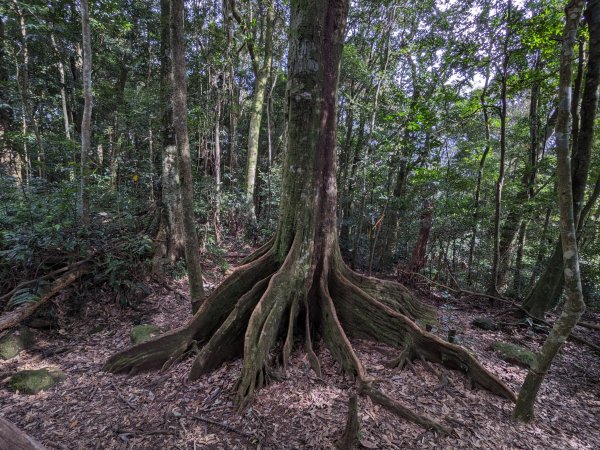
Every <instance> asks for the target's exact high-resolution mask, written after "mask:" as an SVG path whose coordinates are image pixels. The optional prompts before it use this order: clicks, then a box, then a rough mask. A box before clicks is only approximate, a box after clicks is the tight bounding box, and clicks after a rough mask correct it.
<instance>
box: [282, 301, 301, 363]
mask: <svg viewBox="0 0 600 450" xmlns="http://www.w3.org/2000/svg"><path fill="white" fill-rule="evenodd" d="M299 305H300V302H299V301H298V300H297V299H295V300H294V301H293V302H292V306H291V307H290V317H289V320H288V328H287V333H286V336H285V343H284V344H283V350H282V352H281V353H282V355H281V360H282V365H283V370H287V368H288V362H289V360H290V355H291V354H292V350H293V348H294V329H295V325H296V320H297V318H298V313H299V309H300V306H299Z"/></svg>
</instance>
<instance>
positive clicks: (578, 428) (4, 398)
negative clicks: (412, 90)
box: [0, 254, 600, 449]
mask: <svg viewBox="0 0 600 450" xmlns="http://www.w3.org/2000/svg"><path fill="white" fill-rule="evenodd" d="M230 256H231V257H230V258H229V259H230V260H231V261H232V262H233V261H235V260H236V259H239V256H240V255H239V254H235V255H230ZM206 273H209V274H212V275H213V277H214V278H209V281H210V283H209V285H210V286H209V287H214V285H216V284H217V282H219V281H220V280H221V279H222V278H223V277H224V276H225V273H224V272H223V271H219V269H216V268H215V267H214V266H213V267H211V268H209V271H207V272H206ZM217 273H218V276H217V275H216V274H217ZM167 283H168V284H167ZM167 285H168V287H166V286H167ZM149 287H150V289H151V291H152V293H151V295H150V296H148V297H147V298H146V299H145V300H144V302H142V303H139V304H138V305H137V310H132V309H120V308H119V307H118V305H116V304H115V302H114V299H112V296H109V295H100V296H99V297H97V298H95V300H94V301H93V302H92V301H90V302H87V303H86V304H85V305H84V307H83V308H82V309H81V311H80V312H79V314H77V315H72V314H67V313H63V314H60V311H61V309H63V310H64V306H62V304H60V303H57V305H56V308H57V309H58V311H59V314H58V316H59V326H58V328H57V329H54V330H46V331H41V330H38V331H36V339H37V343H36V345H35V347H34V348H32V349H29V350H27V351H24V352H22V353H20V355H19V356H17V357H16V358H14V359H12V360H9V361H3V362H0V415H2V416H4V417H6V418H7V419H9V420H11V421H12V422H13V423H15V424H16V425H17V426H19V427H20V428H21V429H22V430H24V431H25V432H27V433H28V434H30V435H31V436H32V437H34V438H36V439H37V440H39V441H40V442H41V443H42V444H44V445H45V446H47V447H48V448H57V449H67V448H68V449H96V448H98V449H125V448H132V449H133V448H135V449H163V448H165V449H166V448H169V449H171V448H173V449H175V448H176V449H204V448H206V449H246V448H248V449H255V448H260V449H292V448H293V449H296V448H297V449H330V448H335V442H336V440H337V439H338V438H339V437H340V436H341V434H342V433H343V429H344V425H345V423H346V413H347V405H348V396H349V393H350V392H352V391H353V389H354V383H353V381H352V380H350V379H348V378H347V377H344V376H343V375H342V374H341V370H340V367H339V366H338V365H337V364H336V363H335V362H334V361H333V360H332V358H331V356H330V354H329V352H328V351H327V350H326V349H325V348H324V347H323V346H322V345H321V346H318V347H317V350H318V355H319V357H320V359H321V362H322V369H323V374H322V378H317V376H316V375H315V374H314V373H313V372H312V371H311V370H310V368H309V364H308V361H307V360H306V358H305V356H304V354H303V352H302V349H301V348H302V345H301V343H298V350H297V351H295V352H294V353H293V356H292V358H291V361H290V367H289V369H288V372H287V374H286V377H285V378H284V379H282V380H280V381H273V382H272V383H271V384H270V385H269V386H268V387H266V388H264V389H262V390H261V391H259V392H258V393H257V396H256V398H255V400H254V402H253V403H252V405H251V406H250V407H249V408H247V409H246V410H244V411H242V412H239V413H238V412H237V411H236V408H235V406H234V405H233V402H232V399H233V395H234V391H235V389H234V388H235V383H236V381H237V376H238V374H239V373H240V369H241V360H236V361H231V362H229V363H226V364H225V365H224V366H222V367H221V368H220V369H218V370H216V371H214V372H213V373H211V374H208V375H205V376H203V377H202V378H201V379H200V380H198V381H195V382H192V383H189V382H188V381H187V376H188V374H189V370H190V366H191V363H192V358H191V357H188V358H184V359H183V360H182V361H181V362H179V363H178V364H175V365H174V366H173V367H172V368H171V369H169V370H168V371H167V372H166V373H159V372H152V373H147V374H142V375H136V376H134V377H127V376H123V375H112V374H108V373H104V372H102V371H101V368H102V365H103V363H104V362H105V361H106V359H107V358H108V357H109V356H110V355H111V354H113V353H114V352H115V351H117V350H120V349H123V348H124V347H126V346H129V345H130V331H131V329H132V327H134V326H135V325H138V324H141V323H151V324H154V325H157V326H158V327H160V328H161V329H162V330H167V329H172V328H174V327H177V326H180V325H183V324H184V323H185V322H186V320H187V319H188V318H189V317H190V306H189V303H188V302H187V301H186V300H185V299H184V298H183V297H182V296H181V295H180V294H179V293H178V292H183V293H185V292H187V286H186V282H185V280H179V281H173V280H169V281H168V282H166V281H164V282H162V283H154V282H153V283H149ZM423 300H424V301H426V302H429V303H433V304H435V305H436V306H437V307H438V309H439V315H440V322H439V326H438V327H436V328H434V329H433V332H435V333H438V334H439V335H440V336H444V337H446V336H447V334H448V330H449V329H455V330H456V331H457V342H458V343H460V344H462V345H464V346H466V347H467V348H469V349H470V350H471V351H473V352H474V353H475V354H476V355H477V356H478V357H479V359H480V361H481V362H482V363H483V365H484V366H485V367H486V368H488V369H490V370H491V371H492V372H493V373H495V374H496V375H498V376H499V377H500V378H501V379H502V380H503V381H504V382H505V383H507V384H508V385H509V386H510V387H511V388H512V389H513V390H514V391H518V389H519V387H520V385H521V383H522V381H523V379H524V377H525V375H526V369H523V368H521V367H518V366H516V365H513V364H510V363H507V362H505V361H503V360H501V359H500V358H499V356H498V355H497V354H496V353H495V352H494V351H493V349H492V344H493V342H495V341H500V340H501V341H506V342H512V343H515V344H518V345H521V346H524V347H526V348H528V349H530V350H535V349H537V348H538V346H539V345H540V344H541V343H542V342H543V339H544V336H543V335H541V334H535V333H533V332H532V331H531V330H528V329H527V327H522V328H519V327H515V328H514V329H511V330H510V331H509V332H506V331H484V330H481V329H478V328H476V327H474V326H472V325H471V321H472V320H473V319H474V318H476V317H486V316H487V317H490V316H493V315H494V314H496V313H498V312H499V309H501V307H496V308H494V309H491V308H490V307H489V306H488V304H487V302H486V301H485V300H481V299H473V298H472V299H460V300H457V299H454V298H453V297H450V296H448V295H446V294H444V295H441V294H440V293H436V292H430V293H429V294H427V295H424V296H423ZM56 302H58V301H56ZM502 320H504V321H507V319H506V318H503V319H502ZM586 320H587V321H590V322H595V323H600V316H596V317H594V316H590V315H588V317H586ZM579 332H580V333H579V334H581V335H584V336H586V337H587V338H588V339H589V340H592V341H594V342H600V333H598V332H593V331H590V330H583V329H580V330H579ZM353 345H354V348H355V349H356V351H357V353H358V355H359V357H360V358H361V360H362V361H364V363H365V366H366V368H367V370H368V372H369V375H370V376H372V377H374V378H375V379H377V380H378V381H379V382H380V384H379V386H380V388H381V389H382V390H383V391H384V392H386V393H387V394H389V395H391V396H392V397H394V398H397V399H399V400H401V401H403V402H404V403H406V404H408V405H411V406H412V407H413V408H414V410H415V411H418V412H420V413H425V414H428V415H429V416H431V417H432V418H435V419H436V420H439V421H441V423H442V424H444V425H445V426H447V427H449V428H452V430H453V433H452V435H450V436H446V437H441V436H439V435H437V434H435V433H434V432H432V431H427V430H425V429H423V428H421V427H419V426H417V425H415V424H413V423H410V422H407V421H405V420H402V419H398V418H397V417H395V416H393V415H392V414H390V413H388V412H387V411H385V410H383V409H382V408H381V407H379V406H377V405H373V404H372V402H371V401H370V400H368V399H364V398H359V418H360V425H361V432H360V442H361V446H362V447H363V448H371V449H374V448H386V449H420V448H428V449H438V448H439V449H454V448H465V449H476V448H488V449H492V448H493V449H514V448H518V449H596V448H600V431H598V423H600V356H599V355H597V354H594V353H593V351H592V350H590V349H589V348H587V347H585V346H582V345H581V344H574V343H572V342H568V343H567V344H566V345H565V346H564V349H563V350H562V351H561V353H560V354H559V355H558V356H557V359H556V361H555V364H554V366H553V369H552V371H551V372H550V373H549V374H548V376H547V378H546V381H545V383H544V385H543V386H542V389H541V391H540V395H539V398H538V402H537V404H536V414H537V419H536V421H535V422H534V423H533V424H530V425H523V424H519V423H515V422H513V421H512V420H511V412H512V407H513V405H512V404H511V403H510V402H509V401H507V400H504V399H502V398H500V397H497V396H495V395H493V394H491V393H488V392H486V391H482V390H478V389H472V387H471V386H469V382H468V380H467V379H466V378H465V377H464V376H463V375H462V374H460V373H458V372H452V371H449V370H446V369H444V368H443V367H441V366H437V365H430V364H426V365H424V364H423V363H421V362H415V363H413V364H411V365H409V366H408V367H407V368H405V369H404V370H402V371H399V370H397V369H389V368H386V362H387V361H389V360H390V359H392V358H393V356H394V355H397V350H395V349H393V348H389V347H384V346H381V345H374V344H372V343H370V342H366V341H353ZM43 367H56V368H59V369H60V370H62V371H63V372H64V373H65V374H66V379H65V380H64V381H62V382H61V383H60V384H59V385H57V386H55V387H53V388H51V389H50V390H48V391H44V392H41V393H39V394H36V395H21V394H17V393H14V392H11V391H9V390H8V389H7V381H8V378H9V376H10V374H12V373H15V372H16V371H18V370H24V369H40V368H43Z"/></svg>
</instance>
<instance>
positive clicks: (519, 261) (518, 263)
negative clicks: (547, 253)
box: [513, 220, 528, 297]
mask: <svg viewBox="0 0 600 450" xmlns="http://www.w3.org/2000/svg"><path fill="white" fill-rule="evenodd" d="M527 224H528V221H527V220H523V221H522V222H521V226H520V228H519V237H518V239H517V255H516V259H515V271H514V278H513V291H514V292H515V295H516V296H517V297H520V296H521V291H522V290H523V279H522V278H523V275H522V273H521V272H522V270H523V252H524V251H525V237H526V234H527Z"/></svg>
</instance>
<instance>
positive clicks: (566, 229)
mask: <svg viewBox="0 0 600 450" xmlns="http://www.w3.org/2000/svg"><path fill="white" fill-rule="evenodd" d="M583 6H584V1H583V0H572V1H570V2H569V4H568V5H567V7H566V9H565V14H566V24H565V30H564V34H563V40H562V50H561V58H560V81H559V113H558V120H557V122H556V147H557V169H558V190H559V199H558V200H559V207H560V235H561V241H562V251H563V265H564V280H565V288H566V301H565V306H564V308H563V311H562V313H561V315H560V317H559V318H558V320H557V321H556V322H555V324H554V326H553V327H552V330H550V334H549V335H548V338H547V339H546V341H545V342H544V345H543V346H542V348H541V350H540V352H539V353H538V354H537V355H536V358H535V362H534V364H533V365H532V367H531V369H530V370H529V373H528V374H527V377H526V378H525V381H524V383H523V386H522V387H521V391H520V392H519V398H518V399H517V404H516V406H515V410H514V418H515V419H517V420H521V421H524V422H529V421H531V420H533V417H534V404H535V399H536V397H537V393H538V391H539V389H540V386H541V385H542V382H543V381H544V377H545V375H546V373H548V370H549V369H550V366H551V365H552V361H553V360H554V357H555V356H556V354H557V353H558V351H559V350H560V348H561V347H562V345H563V344H564V342H565V341H566V340H567V338H568V337H569V334H570V333H571V331H572V330H573V328H575V325H576V324H577V322H578V321H579V318H580V317H581V315H582V314H583V312H584V310H585V304H584V302H583V294H582V289H581V277H580V274H579V256H578V252H577V233H576V214H575V208H574V204H575V202H574V197H573V194H574V192H573V191H572V178H571V158H570V155H569V139H570V125H571V124H570V120H571V113H570V107H571V101H572V99H571V61H572V59H573V46H574V44H575V38H576V36H577V29H578V25H579V20H580V18H581V12H582V9H583ZM599 6H600V0H591V1H590V2H589V3H588V10H587V11H586V18H587V20H588V23H589V25H590V31H591V28H592V24H594V25H595V24H596V23H597V22H598V21H599V20H600V8H599ZM599 24H600V23H599ZM591 36H592V33H590V37H591ZM590 62H591V58H590ZM586 86H587V82H586ZM580 137H581V136H580Z"/></svg>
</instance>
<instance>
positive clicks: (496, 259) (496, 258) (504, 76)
mask: <svg viewBox="0 0 600 450" xmlns="http://www.w3.org/2000/svg"><path fill="white" fill-rule="evenodd" d="M506 8H507V12H506V23H505V27H506V33H505V36H504V44H503V52H502V56H503V59H502V71H501V73H500V80H501V81H500V82H501V90H500V91H501V92H500V168H499V170H498V181H497V182H496V213H495V216H494V255H493V261H492V276H491V280H490V285H489V287H488V289H487V291H488V293H489V294H492V295H497V294H498V272H499V269H500V221H501V220H502V190H503V188H504V160H505V158H506V110H507V103H506V102H507V99H506V87H507V83H508V62H509V59H510V52H509V50H508V44H509V40H510V35H511V23H510V21H511V12H512V11H511V10H512V1H511V0H508V5H507V7H506Z"/></svg>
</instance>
